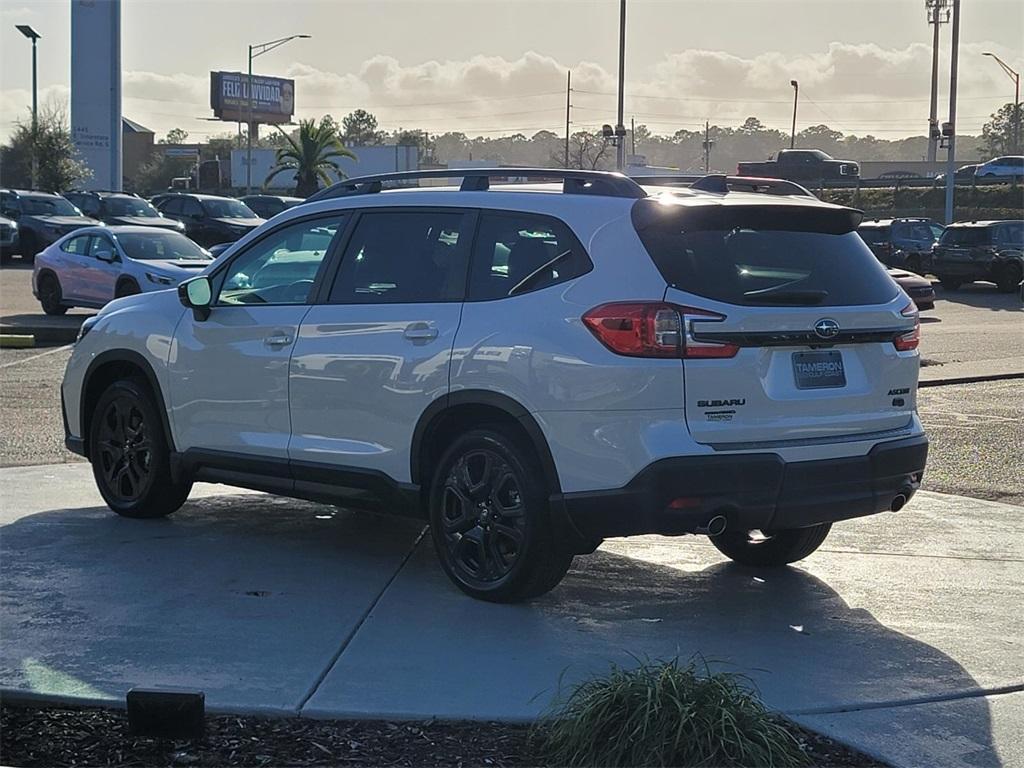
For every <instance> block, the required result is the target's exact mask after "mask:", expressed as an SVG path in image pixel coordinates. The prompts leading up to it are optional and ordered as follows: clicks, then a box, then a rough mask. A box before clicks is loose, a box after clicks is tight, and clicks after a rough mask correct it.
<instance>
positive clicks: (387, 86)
mask: <svg viewBox="0 0 1024 768" xmlns="http://www.w3.org/2000/svg"><path fill="white" fill-rule="evenodd" d="M985 50H995V51H996V52H997V53H998V54H999V55H1000V56H1002V57H1003V58H1004V59H1006V60H1007V62H1008V63H1010V64H1011V66H1015V67H1016V68H1018V69H1020V68H1022V67H1024V56H1022V54H1021V52H1020V51H1019V50H1018V51H1010V50H1006V49H1000V48H999V47H998V46H993V45H991V44H981V43H975V44H965V45H963V46H962V47H961V54H960V55H961V75H960V94H961V99H960V114H961V116H962V119H961V120H960V127H961V131H962V132H970V131H977V130H978V128H979V127H980V125H981V123H982V122H984V119H985V116H986V115H988V114H989V113H991V112H992V111H993V110H995V109H996V108H998V107H999V106H1000V104H1001V103H1004V102H1005V101H1009V100H1010V98H1011V94H1012V85H1011V84H1010V83H1009V81H1008V80H1007V79H1006V78H1005V76H1004V74H1003V73H1002V72H1001V71H1000V70H999V68H998V67H997V66H996V65H995V64H994V62H992V61H991V60H990V59H987V58H983V57H982V56H981V53H982V52H983V51H985ZM947 59H948V50H944V51H943V60H944V62H943V66H944V67H945V66H946V65H947V61H946V60H947ZM569 67H571V69H572V77H573V87H574V89H575V90H576V93H575V94H574V95H573V105H574V107H575V108H576V109H575V111H574V114H573V121H574V123H575V124H576V125H577V126H594V125H599V124H601V123H603V122H612V121H613V120H614V110H615V96H614V92H615V89H616V77H615V73H614V72H611V71H608V70H607V69H605V68H604V67H602V66H601V65H598V64H596V63H592V62H586V61H582V62H579V61H577V62H563V61H559V60H557V59H555V58H553V57H551V56H546V55H543V54H540V53H536V52H533V51H528V52H526V53H524V54H523V55H522V56H520V57H519V58H516V59H511V60H510V59H506V58H502V57H499V56H484V55H478V56H473V57H471V58H468V59H464V60H431V61H425V62H419V63H409V62H402V61H400V60H399V59H397V58H394V57H392V56H383V55H379V56H374V57H372V58H370V59H367V60H366V61H364V62H363V63H362V64H361V65H360V66H359V67H358V68H357V69H355V70H354V71H350V72H330V71H325V70H323V69H318V68H315V67H313V66H310V65H308V64H304V63H298V62H297V63H293V64H291V65H290V66H288V67H286V68H285V69H284V71H283V74H285V75H286V76H288V77H292V78H294V79H295V80H296V104H297V108H298V116H299V117H318V116H320V115H323V114H327V113H330V114H333V115H334V116H335V117H338V118H340V117H341V116H343V115H344V114H346V113H347V112H349V111H351V110H352V109H355V108H357V107H362V108H365V109H367V110H370V111H372V112H374V113H375V114H376V115H377V116H378V118H379V120H380V123H381V126H382V127H385V128H395V127H398V126H402V127H407V128H412V127H423V128H426V129H428V130H430V131H432V132H437V131H442V130H461V131H465V132H467V133H475V132H492V133H493V132H497V131H500V130H502V129H506V130H508V131H509V132H512V131H515V130H523V131H524V132H526V131H529V130H534V129H539V128H549V129H553V130H559V129H560V126H561V125H562V124H563V120H564V116H563V110H564V103H565V102H564V96H563V94H564V88H565V73H566V71H567V68H569ZM930 68H931V50H930V47H929V46H928V45H924V44H920V43H913V44H910V45H908V46H907V47H905V48H902V49H885V48H882V47H880V46H878V45H875V44H873V43H862V44H849V43H838V42H837V43H831V44H830V45H828V46H827V48H825V49H824V50H820V51H808V52H804V53H800V54H794V55H787V54H782V53H777V52H766V53H763V54H760V55H758V56H754V57H750V58H744V57H740V56H736V55H734V54H731V53H728V52H726V51H713V50H687V51H682V52H678V53H669V54H666V55H665V57H664V58H663V59H662V60H661V61H660V62H659V63H658V64H656V65H655V66H653V67H651V68H649V69H648V70H646V71H643V72H640V71H638V72H635V73H630V74H629V76H628V82H627V101H626V119H627V121H628V120H629V118H630V117H631V116H635V117H636V120H637V122H638V123H647V124H648V125H649V126H650V127H651V128H652V129H653V130H654V131H655V132H658V133H672V132H674V130H676V129H678V128H681V127H685V128H693V127H695V126H696V125H697V124H698V123H701V124H702V123H703V120H704V119H705V118H710V119H711V120H712V121H713V122H714V121H717V122H719V123H720V124H723V125H736V124H738V123H739V122H741V121H742V119H743V118H744V117H746V116H748V115H756V116H758V117H760V118H761V119H762V120H763V121H764V122H765V123H766V124H769V125H773V126H775V127H780V128H788V123H789V115H790V109H791V102H790V99H791V98H792V90H791V89H790V87H789V81H790V79H793V78H795V79H797V80H799V81H800V86H801V107H800V112H799V116H798V121H799V123H800V124H801V125H805V126H806V125H809V124H814V123H827V124H830V125H832V126H833V127H836V128H838V129H839V130H843V131H844V132H847V133H857V134H861V135H863V134H865V133H869V132H870V133H875V134H876V135H879V136H884V137H889V138H893V137H896V136H899V135H909V134H920V133H921V132H923V130H924V128H925V125H926V120H927V110H928V104H927V99H928V83H929V77H930ZM942 78H943V80H942V85H941V89H940V94H941V95H940V103H941V104H942V105H943V106H942V108H941V109H940V115H941V114H942V113H943V112H945V110H946V107H945V103H946V102H945V99H946V96H945V93H946V88H947V84H948V75H947V74H946V73H945V69H943V75H942ZM61 88H63V87H62V86H59V87H57V88H56V89H48V90H52V91H54V92H58V91H60V90H61ZM123 89H124V90H123V93H124V112H125V115H126V116H128V117H131V118H132V119H134V120H137V121H139V122H141V123H143V124H145V125H148V126H150V127H152V128H153V129H154V130H156V131H157V133H158V134H163V133H165V132H166V131H167V130H168V129H170V128H172V127H176V126H181V127H184V128H186V129H187V130H189V131H191V132H192V133H193V135H194V136H196V137H197V138H198V137H201V136H202V135H204V134H210V133H225V132H230V131H232V130H233V126H232V125H230V124H224V125H218V124H216V123H210V122H203V121H201V120H200V118H202V117H203V116H204V115H209V114H210V110H209V81H208V75H207V74H206V73H200V74H195V73H172V74H168V73H155V72H147V71H134V70H133V71H128V72H125V75H124V83H123ZM63 92H64V94H65V95H66V88H63ZM26 103H27V93H26V91H25V90H24V89H19V90H8V91H4V92H2V93H0V108H2V110H0V111H2V114H3V123H2V124H0V130H2V131H3V132H4V133H6V132H8V131H9V130H10V126H11V124H12V121H13V117H14V116H16V115H18V114H19V113H20V112H23V111H24V106H25V104H26Z"/></svg>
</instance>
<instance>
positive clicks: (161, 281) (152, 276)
mask: <svg viewBox="0 0 1024 768" xmlns="http://www.w3.org/2000/svg"><path fill="white" fill-rule="evenodd" d="M146 279H147V280H149V282H151V283H156V284H157V285H174V278H173V277H168V276H167V275H161V274H160V273H159V272H147V273H146Z"/></svg>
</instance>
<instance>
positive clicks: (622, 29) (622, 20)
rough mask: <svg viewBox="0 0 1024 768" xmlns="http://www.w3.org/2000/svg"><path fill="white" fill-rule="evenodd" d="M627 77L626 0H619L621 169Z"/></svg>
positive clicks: (618, 154) (617, 162)
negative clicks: (623, 105) (623, 106)
mask: <svg viewBox="0 0 1024 768" xmlns="http://www.w3.org/2000/svg"><path fill="white" fill-rule="evenodd" d="M625 77H626V0H619V116H618V121H617V122H616V123H615V135H616V136H617V137H618V146H617V148H616V149H617V152H616V155H615V167H616V169H618V170H619V171H621V170H622V169H623V168H625V167H626V142H625V138H626V136H625V133H626V127H625V125H624V124H623V120H624V116H623V109H622V101H623V98H624V96H625V88H626V83H625Z"/></svg>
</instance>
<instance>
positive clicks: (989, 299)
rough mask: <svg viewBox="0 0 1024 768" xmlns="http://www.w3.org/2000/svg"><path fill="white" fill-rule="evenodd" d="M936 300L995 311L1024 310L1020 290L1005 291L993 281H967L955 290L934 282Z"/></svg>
mask: <svg viewBox="0 0 1024 768" xmlns="http://www.w3.org/2000/svg"><path fill="white" fill-rule="evenodd" d="M933 286H934V287H935V299H936V301H948V302H950V303H953V304H963V305H965V306H969V307H977V308H979V309H990V310H992V311H995V312H999V311H1010V312H1020V311H1022V304H1021V300H1020V292H1019V291H1013V292H1011V293H1003V292H1001V291H1000V290H999V289H998V288H996V286H995V285H994V284H992V283H965V284H964V285H962V286H960V287H959V288H957V289H956V290H955V291H950V290H947V289H945V288H943V287H942V284H941V283H939V282H938V281H935V282H934V283H933Z"/></svg>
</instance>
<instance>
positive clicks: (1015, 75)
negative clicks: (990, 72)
mask: <svg viewBox="0 0 1024 768" xmlns="http://www.w3.org/2000/svg"><path fill="white" fill-rule="evenodd" d="M982 56H991V57H992V58H993V59H995V60H996V64H998V65H999V66H1000V67H1002V70H1003V72H1005V73H1006V74H1007V76H1008V77H1009V78H1010V79H1011V80H1013V147H1011V148H1010V154H1011V155H1015V154H1020V149H1021V147H1020V72H1018V71H1016V70H1015V69H1012V68H1011V67H1010V65H1009V64H1007V63H1006V62H1005V61H1003V60H1002V59H1000V58H999V57H998V56H996V55H995V54H994V53H988V52H986V53H983V54H982Z"/></svg>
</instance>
